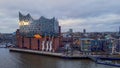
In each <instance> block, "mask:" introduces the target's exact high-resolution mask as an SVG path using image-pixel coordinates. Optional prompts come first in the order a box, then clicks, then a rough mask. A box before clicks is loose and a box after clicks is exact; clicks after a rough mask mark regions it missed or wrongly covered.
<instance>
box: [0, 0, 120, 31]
mask: <svg viewBox="0 0 120 68" xmlns="http://www.w3.org/2000/svg"><path fill="white" fill-rule="evenodd" d="M119 6H120V0H0V24H1V26H2V27H7V28H0V32H13V31H14V30H15V29H17V28H18V25H17V22H18V12H19V11H21V12H22V13H23V14H27V13H30V14H31V15H32V16H33V17H35V18H39V16H45V17H47V18H51V17H57V18H58V20H59V21H60V25H61V26H62V31H66V30H68V29H69V28H74V29H75V31H81V30H82V29H83V28H86V29H87V30H88V31H115V29H116V28H117V27H118V26H119V25H120V24H119V21H120V8H119ZM3 22H4V23H3ZM5 23H6V24H5ZM11 26H14V28H11ZM106 26H107V27H106ZM103 28H104V29H103ZM110 28H113V29H110Z"/></svg>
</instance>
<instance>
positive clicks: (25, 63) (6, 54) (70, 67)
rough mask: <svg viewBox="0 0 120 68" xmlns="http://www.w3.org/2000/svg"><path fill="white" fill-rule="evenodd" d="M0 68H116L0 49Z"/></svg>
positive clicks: (89, 61) (81, 60)
mask: <svg viewBox="0 0 120 68" xmlns="http://www.w3.org/2000/svg"><path fill="white" fill-rule="evenodd" d="M0 68H117V67H113V66H107V65H100V64H96V63H94V62H93V61H91V60H89V59H71V60H70V59H63V58H57V57H49V56H41V55H34V54H27V53H20V52H10V51H9V49H7V48H0Z"/></svg>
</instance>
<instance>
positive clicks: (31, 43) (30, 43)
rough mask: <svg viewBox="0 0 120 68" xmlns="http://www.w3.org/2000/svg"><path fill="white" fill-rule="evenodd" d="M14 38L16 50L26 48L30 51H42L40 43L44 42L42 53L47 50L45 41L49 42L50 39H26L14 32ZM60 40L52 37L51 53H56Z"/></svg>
mask: <svg viewBox="0 0 120 68" xmlns="http://www.w3.org/2000/svg"><path fill="white" fill-rule="evenodd" d="M16 38H17V46H18V48H26V49H32V50H40V51H42V42H43V41H45V40H46V39H47V40H46V41H45V44H44V45H45V46H44V47H45V49H44V51H46V48H47V41H51V40H52V38H46V37H44V38H40V39H37V38H34V37H33V38H27V37H22V36H21V35H20V34H19V31H17V32H16ZM60 43H61V41H60V38H59V37H54V38H53V41H52V50H51V51H57V50H58V48H59V47H60ZM48 48H50V46H48ZM48 51H49V49H48Z"/></svg>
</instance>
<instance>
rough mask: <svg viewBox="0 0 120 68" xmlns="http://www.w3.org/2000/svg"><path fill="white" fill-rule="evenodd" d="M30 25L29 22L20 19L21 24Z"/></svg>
mask: <svg viewBox="0 0 120 68" xmlns="http://www.w3.org/2000/svg"><path fill="white" fill-rule="evenodd" d="M24 25H29V22H25V21H20V22H19V26H24Z"/></svg>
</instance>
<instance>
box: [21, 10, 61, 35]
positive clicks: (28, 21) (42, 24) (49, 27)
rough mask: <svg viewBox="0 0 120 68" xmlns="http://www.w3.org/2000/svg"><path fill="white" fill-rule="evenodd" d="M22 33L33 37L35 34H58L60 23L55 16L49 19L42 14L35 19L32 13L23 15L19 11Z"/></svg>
mask: <svg viewBox="0 0 120 68" xmlns="http://www.w3.org/2000/svg"><path fill="white" fill-rule="evenodd" d="M19 27H20V34H21V35H23V36H28V37H33V36H34V35H35V34H40V35H42V36H58V34H59V24H58V21H57V20H56V19H55V18H52V19H47V18H45V17H43V16H41V17H40V18H39V19H37V20H34V19H33V18H32V17H31V15H30V14H27V15H22V14H21V13H20V12H19Z"/></svg>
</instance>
